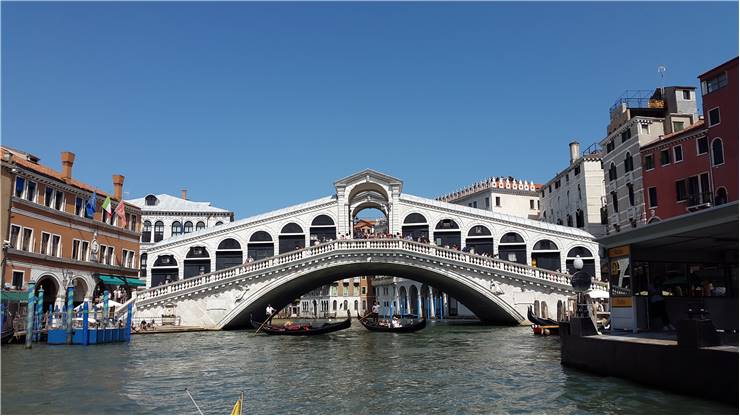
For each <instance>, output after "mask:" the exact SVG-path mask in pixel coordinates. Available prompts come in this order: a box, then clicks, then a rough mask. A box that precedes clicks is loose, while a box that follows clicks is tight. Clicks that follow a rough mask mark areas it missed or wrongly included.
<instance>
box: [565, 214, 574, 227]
mask: <svg viewBox="0 0 740 416" xmlns="http://www.w3.org/2000/svg"><path fill="white" fill-rule="evenodd" d="M566 221H567V222H568V227H572V226H573V216H571V215H570V214H568V217H567V220H566Z"/></svg>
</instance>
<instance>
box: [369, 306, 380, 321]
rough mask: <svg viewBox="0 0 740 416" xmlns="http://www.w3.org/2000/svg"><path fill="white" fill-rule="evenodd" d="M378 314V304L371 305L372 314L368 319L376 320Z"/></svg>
mask: <svg viewBox="0 0 740 416" xmlns="http://www.w3.org/2000/svg"><path fill="white" fill-rule="evenodd" d="M378 313H380V305H378V302H375V303H373V308H372V313H371V314H370V319H375V320H376V321H377V320H378Z"/></svg>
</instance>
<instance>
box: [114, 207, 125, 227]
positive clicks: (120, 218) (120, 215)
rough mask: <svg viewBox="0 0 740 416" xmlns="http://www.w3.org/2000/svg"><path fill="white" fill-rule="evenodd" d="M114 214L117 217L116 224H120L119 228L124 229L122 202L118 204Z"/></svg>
mask: <svg viewBox="0 0 740 416" xmlns="http://www.w3.org/2000/svg"><path fill="white" fill-rule="evenodd" d="M115 213H116V215H118V224H120V225H121V227H124V228H125V227H126V206H125V205H123V201H121V202H119V203H118V206H117V207H116V211H115Z"/></svg>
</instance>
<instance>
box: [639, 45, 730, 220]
mask: <svg viewBox="0 0 740 416" xmlns="http://www.w3.org/2000/svg"><path fill="white" fill-rule="evenodd" d="M737 64H738V58H735V59H732V60H730V61H728V62H726V63H724V64H722V65H720V66H718V67H716V68H714V69H712V70H710V71H708V72H706V73H704V74H702V75H700V76H699V79H700V80H701V85H702V94H703V113H704V120H700V121H699V122H697V123H694V124H693V125H691V126H689V127H688V128H687V129H685V130H682V131H679V132H676V133H673V134H669V135H666V136H664V137H661V138H660V139H659V140H657V141H655V142H653V143H650V144H648V145H646V146H643V147H642V148H641V149H640V156H641V157H642V170H643V174H642V175H643V176H642V180H643V193H644V198H645V202H646V211H647V220H648V222H652V221H655V220H665V219H668V218H671V217H675V216H679V215H683V214H686V213H687V212H693V211H696V210H699V209H703V208H707V207H710V206H713V205H721V204H724V203H726V202H729V201H736V200H738V177H737V171H738V141H739V139H738V115H737V113H738V84H737V81H738V73H737Z"/></svg>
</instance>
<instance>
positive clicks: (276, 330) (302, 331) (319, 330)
mask: <svg viewBox="0 0 740 416" xmlns="http://www.w3.org/2000/svg"><path fill="white" fill-rule="evenodd" d="M252 326H254V327H255V328H258V331H261V332H264V333H266V334H268V335H321V334H328V333H330V332H335V331H341V330H342V329H347V328H349V327H350V326H352V319H351V318H350V317H349V316H347V319H345V320H344V321H341V322H335V323H328V322H327V323H325V324H323V325H321V326H313V325H310V324H293V325H290V326H287V327H285V326H272V325H262V324H260V323H259V322H256V321H254V320H252Z"/></svg>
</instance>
